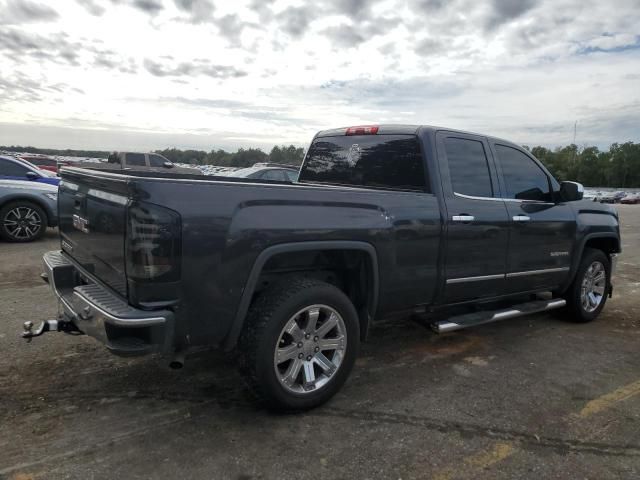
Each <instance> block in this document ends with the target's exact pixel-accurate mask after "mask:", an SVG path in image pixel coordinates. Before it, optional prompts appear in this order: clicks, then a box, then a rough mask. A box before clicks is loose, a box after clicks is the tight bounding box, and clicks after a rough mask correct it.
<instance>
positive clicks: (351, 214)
mask: <svg viewBox="0 0 640 480" xmlns="http://www.w3.org/2000/svg"><path fill="white" fill-rule="evenodd" d="M61 175H62V182H61V184H60V190H59V217H60V220H59V223H60V238H61V250H60V251H53V252H49V253H47V254H46V255H45V256H44V264H45V269H46V274H47V275H46V276H47V278H48V281H49V282H50V285H51V287H52V289H53V291H54V293H55V294H56V295H57V296H58V298H59V300H60V303H61V305H62V311H63V314H62V316H61V317H60V318H59V319H58V320H57V321H53V322H45V323H43V325H42V326H41V327H40V328H39V329H38V330H37V331H36V332H33V331H32V330H31V328H32V327H31V326H29V327H28V328H27V332H25V336H34V335H37V334H39V333H41V332H42V331H45V330H47V329H51V330H53V329H57V330H65V331H68V330H75V329H77V330H80V331H82V332H84V333H87V334H89V335H91V336H93V337H95V338H97V339H99V340H100V341H101V342H103V343H104V344H105V345H106V347H107V348H108V349H110V350H111V351H112V352H114V353H116V354H120V355H133V354H145V353H150V352H161V353H164V354H168V355H175V357H174V359H175V360H174V361H175V362H176V363H180V362H181V361H182V355H183V354H184V353H185V352H188V351H189V350H190V349H193V348H197V347H202V346H217V347H222V348H224V349H227V350H234V351H236V352H237V353H238V354H239V355H238V358H239V361H238V363H239V366H240V370H241V372H242V373H243V375H244V377H245V378H246V380H247V383H248V385H249V386H250V387H251V389H252V391H253V392H255V393H256V395H258V396H259V397H260V398H261V399H262V400H264V401H265V402H266V403H267V404H268V405H270V406H271V407H274V408H281V409H282V408H284V409H304V408H310V407H313V406H316V405H319V404H321V403H323V402H324V401H326V400H328V399H329V398H330V397H331V396H332V395H333V394H335V393H336V392H337V391H338V389H339V388H340V387H341V386H342V384H343V383H344V382H345V380H346V378H347V376H348V375H349V373H350V371H351V369H352V367H353V364H354V361H355V359H356V355H357V352H358V348H359V344H360V342H361V341H363V340H364V339H365V338H366V336H367V332H368V331H369V328H370V325H371V324H372V322H374V321H375V320H377V319H380V318H382V317H385V316H387V315H390V314H392V313H394V314H395V313H398V312H406V313H407V314H410V313H416V312H418V313H421V314H424V315H426V316H427V318H429V319H430V320H429V321H430V322H431V323H432V326H433V328H434V329H435V330H436V331H437V332H447V331H452V330H456V329H460V328H465V327H469V326H474V325H479V324H482V323H487V322H491V321H496V320H503V319H507V318H512V317H516V316H519V315H523V314H526V313H533V312H540V311H545V310H550V309H556V308H561V307H566V317H567V318H571V319H573V320H575V321H578V322H587V321H590V320H593V319H594V318H595V317H597V316H598V314H599V313H600V311H601V310H602V308H603V307H604V304H605V302H606V299H607V296H608V295H610V294H611V291H612V286H611V273H612V270H613V266H614V263H615V259H616V254H617V253H618V252H620V245H621V244H620V236H619V226H618V215H617V213H616V211H615V210H614V209H613V208H612V207H610V206H607V205H599V204H594V203H593V202H587V201H580V200H581V198H582V186H581V185H579V184H576V183H573V182H562V183H558V182H557V181H556V180H555V179H554V178H553V177H552V175H550V173H549V172H548V171H547V170H546V169H545V168H544V166H543V165H541V164H540V162H539V161H538V160H537V159H536V158H534V157H533V156H532V155H531V154H530V153H529V152H528V151H527V150H525V149H522V148H521V147H519V146H517V145H514V144H513V143H510V142H507V141H504V140H500V139H497V138H492V137H487V136H483V135H476V134H472V133H467V132H459V131H453V130H448V129H443V128H435V127H427V126H402V125H400V126H397V125H396V126H394V125H388V126H386V125H385V126H364V127H350V128H340V129H335V130H326V131H322V132H320V133H318V134H317V135H316V136H315V137H314V139H313V141H312V143H311V146H310V148H309V151H308V153H307V155H306V158H305V160H304V163H303V165H302V167H301V170H300V176H299V180H298V182H296V183H291V182H273V181H266V180H255V179H238V178H230V177H217V178H216V177H203V176H193V175H191V176H190V175H172V176H168V175H166V174H161V173H157V172H131V173H129V172H113V171H100V170H90V169H77V168H64V169H63V170H62V173H61Z"/></svg>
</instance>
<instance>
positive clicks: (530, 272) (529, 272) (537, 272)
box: [507, 267, 570, 278]
mask: <svg viewBox="0 0 640 480" xmlns="http://www.w3.org/2000/svg"><path fill="white" fill-rule="evenodd" d="M569 269H570V268H569V267H558V268H545V269H542V270H527V271H526V272H511V273H507V278H511V277H524V276H526V275H541V274H545V273H558V272H568V271H569Z"/></svg>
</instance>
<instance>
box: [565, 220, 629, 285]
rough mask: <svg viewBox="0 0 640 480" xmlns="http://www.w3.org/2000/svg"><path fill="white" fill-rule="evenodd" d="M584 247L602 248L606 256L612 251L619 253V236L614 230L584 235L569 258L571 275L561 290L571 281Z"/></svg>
mask: <svg viewBox="0 0 640 480" xmlns="http://www.w3.org/2000/svg"><path fill="white" fill-rule="evenodd" d="M586 248H596V249H598V250H602V251H603V252H604V253H605V254H606V255H607V256H610V255H611V254H612V253H620V251H621V248H620V237H619V236H618V235H617V234H616V233H615V232H594V233H589V234H587V235H585V236H584V238H583V239H582V241H581V242H580V243H579V245H578V247H577V248H576V254H575V255H574V256H573V259H572V260H571V275H569V279H568V280H567V282H566V284H565V285H563V288H562V291H565V290H566V289H567V288H569V286H570V285H571V284H572V283H573V279H574V278H575V276H576V273H577V271H578V266H579V265H580V261H581V260H582V257H583V255H584V251H585V249H586Z"/></svg>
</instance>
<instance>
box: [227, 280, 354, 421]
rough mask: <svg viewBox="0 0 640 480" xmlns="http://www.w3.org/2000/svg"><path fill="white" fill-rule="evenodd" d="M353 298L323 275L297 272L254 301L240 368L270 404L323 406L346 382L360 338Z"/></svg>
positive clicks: (243, 339) (284, 408) (279, 406)
mask: <svg viewBox="0 0 640 480" xmlns="http://www.w3.org/2000/svg"><path fill="white" fill-rule="evenodd" d="M359 330H360V329H359V323H358V315H357V313H356V309H355V307H354V306H353V304H352V303H351V301H350V300H349V298H348V297H347V296H346V295H345V294H344V293H343V292H342V291H341V290H339V289H338V288H336V287H335V286H333V285H331V284H329V283H326V282H321V281H319V280H314V279H307V278H294V279H290V280H286V281H283V282H280V283H279V284H276V285H273V286H272V287H270V288H268V289H267V290H266V291H265V292H263V293H261V295H260V296H259V297H258V298H257V299H256V300H255V301H254V303H253V304H252V305H251V308H250V310H249V314H248V316H247V319H246V322H245V326H244V330H243V332H242V335H241V337H240V340H239V345H238V346H239V350H240V353H241V361H240V372H241V373H242V375H243V377H244V378H245V381H246V382H247V385H248V386H249V388H250V389H251V391H252V392H253V393H254V394H255V395H256V396H257V397H258V399H259V400H261V401H262V402H263V403H264V404H266V406H267V407H268V408H271V409H274V410H281V411H287V410H306V409H310V408H313V407H317V406H319V405H321V404H323V403H324V402H326V401H327V400H329V399H330V398H331V397H332V396H333V395H335V394H336V393H337V392H338V390H339V389H340V388H341V387H342V385H343V384H344V382H345V381H346V379H347V377H348V376H349V373H350V372H351V370H352V368H353V365H354V363H355V359H356V357H357V354H358V348H359V344H360V331H359Z"/></svg>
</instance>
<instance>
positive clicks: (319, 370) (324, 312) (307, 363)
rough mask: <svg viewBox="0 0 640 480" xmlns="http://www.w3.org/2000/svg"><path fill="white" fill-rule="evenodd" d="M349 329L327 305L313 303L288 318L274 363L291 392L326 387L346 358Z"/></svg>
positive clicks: (276, 350)
mask: <svg viewBox="0 0 640 480" xmlns="http://www.w3.org/2000/svg"><path fill="white" fill-rule="evenodd" d="M346 345H347V329H346V327H345V324H344V320H343V319H342V317H341V316H340V314H339V313H338V312H337V311H336V310H334V309H333V308H331V307H329V306H327V305H310V306H308V307H305V308H303V309H302V310H300V311H299V312H297V313H296V314H295V315H294V316H293V317H291V318H290V319H289V321H288V322H287V324H286V325H285V326H284V328H283V329H282V331H281V332H280V336H279V338H278V343H277V345H276V349H275V354H274V357H273V365H274V368H275V371H276V376H277V378H278V380H279V382H280V384H281V385H282V386H283V387H284V388H285V389H286V390H288V391H290V392H295V393H309V392H314V391H317V390H319V389H321V388H323V387H325V386H326V385H327V384H328V383H329V382H330V381H331V380H332V378H333V377H334V376H335V373H336V372H337V371H338V369H339V368H340V365H341V364H342V360H343V358H344V354H345V349H346Z"/></svg>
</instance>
